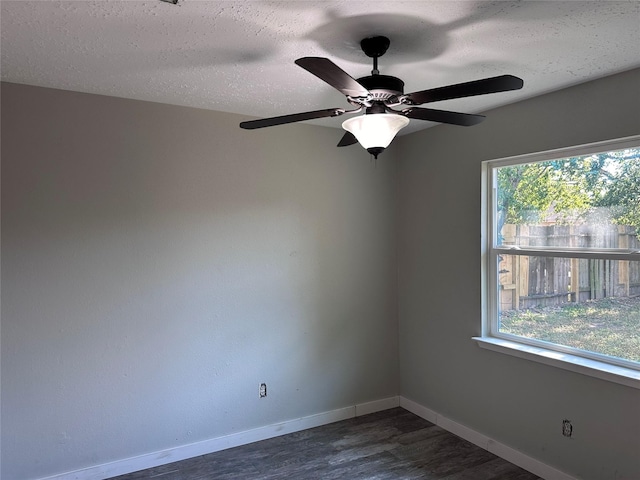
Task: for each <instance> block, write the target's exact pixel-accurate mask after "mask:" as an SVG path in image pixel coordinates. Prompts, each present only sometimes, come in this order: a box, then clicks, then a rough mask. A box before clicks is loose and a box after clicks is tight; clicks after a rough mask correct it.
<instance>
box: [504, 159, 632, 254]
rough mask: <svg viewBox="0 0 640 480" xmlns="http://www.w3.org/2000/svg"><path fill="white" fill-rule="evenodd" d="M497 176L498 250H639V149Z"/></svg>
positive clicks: (553, 162)
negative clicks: (515, 247)
mask: <svg viewBox="0 0 640 480" xmlns="http://www.w3.org/2000/svg"><path fill="white" fill-rule="evenodd" d="M495 175H496V184H497V205H496V212H495V213H496V223H497V229H496V231H497V233H498V238H497V239H496V244H497V245H518V246H549V247H553V246H555V247H591V248H624V249H628V248H629V249H640V241H639V240H638V237H637V235H638V233H640V148H632V149H625V150H617V151H612V152H606V153H600V154H593V155H585V156H582V157H570V158H563V159H558V160H550V161H545V162H537V163H528V164H521V165H513V166H505V167H498V168H496V172H495Z"/></svg>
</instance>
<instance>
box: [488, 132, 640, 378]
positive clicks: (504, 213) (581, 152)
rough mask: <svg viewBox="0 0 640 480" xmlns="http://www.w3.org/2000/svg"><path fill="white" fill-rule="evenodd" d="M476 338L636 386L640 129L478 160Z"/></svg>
mask: <svg viewBox="0 0 640 480" xmlns="http://www.w3.org/2000/svg"><path fill="white" fill-rule="evenodd" d="M483 176H484V179H483V180H484V197H485V198H484V203H483V216H484V217H485V218H484V227H483V233H484V238H485V245H484V246H483V257H484V260H485V262H486V263H485V265H484V266H483V272H484V273H483V276H484V279H483V288H484V299H485V306H484V307H485V308H484V310H485V317H484V321H483V335H482V337H481V338H477V339H476V340H478V341H479V342H480V345H481V346H484V347H486V348H491V349H494V350H499V351H503V352H506V353H512V354H516V355H518V356H523V357H526V358H531V359H533V360H538V361H543V362H544V363H549V364H554V365H557V366H560V367H562V368H568V369H570V370H574V371H580V372H582V373H587V374H592V375H595V376H599V377H602V378H608V379H613V380H617V381H620V382H621V383H625V384H629V385H632V386H635V387H637V388H640V136H639V137H633V138H627V139H624V140H620V141H615V142H603V143H600V144H592V145H587V146H582V147H575V148H570V149H563V150H559V151H554V152H545V153H539V154H533V155H526V156H520V157H512V158H506V159H500V160H492V161H488V162H485V163H484V165H483Z"/></svg>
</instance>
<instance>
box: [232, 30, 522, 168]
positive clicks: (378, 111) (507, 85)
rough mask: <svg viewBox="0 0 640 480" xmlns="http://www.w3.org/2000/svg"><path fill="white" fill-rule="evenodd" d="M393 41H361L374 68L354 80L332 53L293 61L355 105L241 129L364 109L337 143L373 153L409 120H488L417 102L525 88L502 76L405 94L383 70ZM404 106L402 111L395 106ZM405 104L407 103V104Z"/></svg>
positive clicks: (398, 82) (455, 122)
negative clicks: (382, 62) (380, 61)
mask: <svg viewBox="0 0 640 480" xmlns="http://www.w3.org/2000/svg"><path fill="white" fill-rule="evenodd" d="M389 45H390V40H389V39H388V38H387V37H383V36H374V37H368V38H365V39H363V40H362V41H361V42H360V46H361V48H362V51H363V52H364V53H365V55H367V56H368V57H371V58H373V70H372V71H371V75H370V76H368V77H362V78H359V79H357V80H356V79H354V78H353V77H351V76H350V75H349V74H348V73H346V72H345V71H344V70H342V69H341V68H340V67H338V66H337V65H336V64H335V63H333V62H332V61H331V60H329V59H328V58H323V57H303V58H299V59H297V60H296V61H295V63H296V64H297V65H299V66H301V67H302V68H304V69H305V70H307V71H308V72H310V73H312V74H313V75H315V76H316V77H318V78H320V79H321V80H323V81H325V82H326V83H328V84H329V85H331V86H332V87H333V88H335V89H336V90H338V91H339V92H341V93H342V94H343V95H345V96H346V97H347V101H348V102H349V103H350V104H351V105H353V106H354V107H355V108H354V109H352V110H345V109H344V108H328V109H324V110H315V111H312V112H304V113H294V114H292V115H282V116H279V117H271V118H262V119H259V120H250V121H246V122H242V123H240V127H241V128H245V129H249V130H252V129H256V128H263V127H272V126H275V125H284V124H287V123H294V122H302V121H304V120H312V119H316V118H324V117H338V116H340V115H344V114H345V113H349V114H352V113H360V112H362V111H363V110H364V112H365V114H364V115H361V116H358V117H353V118H350V119H348V120H345V121H344V122H343V123H342V127H343V128H344V129H345V130H347V132H346V133H345V134H344V136H343V137H342V139H341V140H340V142H338V147H346V146H348V145H353V144H355V143H358V142H360V144H361V145H362V146H363V147H364V148H366V149H367V151H368V152H369V153H371V154H372V155H373V156H374V157H375V158H378V155H379V154H380V153H381V152H382V151H383V150H384V149H385V148H386V147H387V146H388V145H389V144H390V143H391V141H392V140H393V138H394V137H395V135H396V134H397V133H398V132H399V131H400V129H402V128H403V127H405V126H407V124H408V123H409V119H416V120H428V121H431V122H439V123H448V124H452V125H461V126H465V127H468V126H471V125H476V124H478V123H480V122H481V121H483V120H484V118H485V117H484V116H483V115H472V114H468V113H457V112H449V111H446V110H434V109H431V108H422V107H418V106H417V105H422V104H425V103H431V102H438V101H441V100H451V99H454V98H462V97H471V96H474V95H485V94H487V93H496V92H506V91H509V90H518V89H520V88H522V85H523V81H522V79H520V78H518V77H515V76H513V75H500V76H497V77H491V78H484V79H482V80H474V81H471V82H465V83H458V84H455V85H449V86H446V87H439V88H432V89H429V90H422V91H419V92H413V93H404V82H403V81H402V80H400V79H399V78H397V77H392V76H389V75H380V72H379V71H378V58H379V57H381V56H382V55H384V54H385V52H386V51H387V49H388V48H389ZM394 107H395V108H401V110H398V109H394ZM403 107H405V108H403Z"/></svg>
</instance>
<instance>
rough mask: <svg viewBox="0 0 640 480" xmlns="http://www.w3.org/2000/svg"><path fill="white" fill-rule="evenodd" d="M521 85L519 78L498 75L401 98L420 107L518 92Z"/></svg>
mask: <svg viewBox="0 0 640 480" xmlns="http://www.w3.org/2000/svg"><path fill="white" fill-rule="evenodd" d="M522 85H524V82H523V81H522V79H521V78H518V77H514V76H513V75H500V76H499V77H491V78H484V79H482V80H474V81H472V82H466V83H458V84H456V85H449V86H447V87H440V88H432V89H430V90H422V91H420V92H413V93H408V94H406V95H404V96H403V97H402V98H404V99H406V102H405V103H407V104H409V105H421V104H423V103H431V102H439V101H440V100H451V99H454V98H462V97H472V96H474V95H485V94H487V93H497V92H507V91H509V90H519V89H521V88H522Z"/></svg>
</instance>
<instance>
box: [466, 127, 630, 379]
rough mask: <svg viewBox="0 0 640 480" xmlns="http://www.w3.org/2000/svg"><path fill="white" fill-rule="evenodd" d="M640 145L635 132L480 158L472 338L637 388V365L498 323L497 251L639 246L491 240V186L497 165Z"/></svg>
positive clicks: (566, 252) (583, 253)
mask: <svg viewBox="0 0 640 480" xmlns="http://www.w3.org/2000/svg"><path fill="white" fill-rule="evenodd" d="M637 147H640V135H635V136H632V137H626V138H623V139H617V140H609V141H604V142H597V143H591V144H587V145H580V146H576V147H568V148H561V149H557V150H549V151H545V152H539V153H533V154H526V155H518V156H515V157H507V158H500V159H495V160H487V161H485V162H483V163H482V302H483V304H482V312H483V317H482V333H481V336H480V337H474V338H473V339H474V340H475V341H476V342H478V345H480V346H481V347H483V348H486V349H489V350H493V351H497V352H500V353H505V354H509V355H514V356H517V357H520V358H525V359H529V360H533V361H536V362H540V363H544V364H547V365H551V366H554V367H559V368H563V369H565V370H570V371H573V372H577V373H581V374H585V375H590V376H593V377H597V378H601V379H604V380H609V381H613V382H616V383H620V384H623V385H627V386H631V387H634V388H638V389H640V365H639V364H638V363H636V362H632V361H626V360H622V359H616V358H614V357H610V356H607V355H601V354H598V353H595V352H585V351H583V350H579V349H576V348H572V347H568V346H563V345H557V344H553V343H548V342H545V341H542V340H537V339H529V338H524V337H521V336H518V335H513V334H508V333H505V332H500V331H499V328H498V295H499V291H498V283H499V282H498V278H497V276H498V269H497V265H498V255H500V254H502V255H530V256H545V257H564V258H597V259H609V260H611V259H613V260H632V261H640V252H639V251H632V250H624V249H607V250H602V249H585V248H580V249H576V248H563V247H537V246H536V247H524V248H523V247H513V246H503V245H496V243H495V242H496V239H497V238H498V236H497V234H496V233H497V232H496V231H495V229H496V225H497V222H496V208H495V204H496V200H497V198H496V186H495V178H494V177H495V176H494V174H493V172H494V171H495V169H496V168H498V167H505V166H510V165H519V164H523V163H533V162H541V161H545V160H556V159H562V158H567V157H576V156H583V155H590V154H594V153H604V152H610V151H615V150H622V149H625V148H637Z"/></svg>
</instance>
